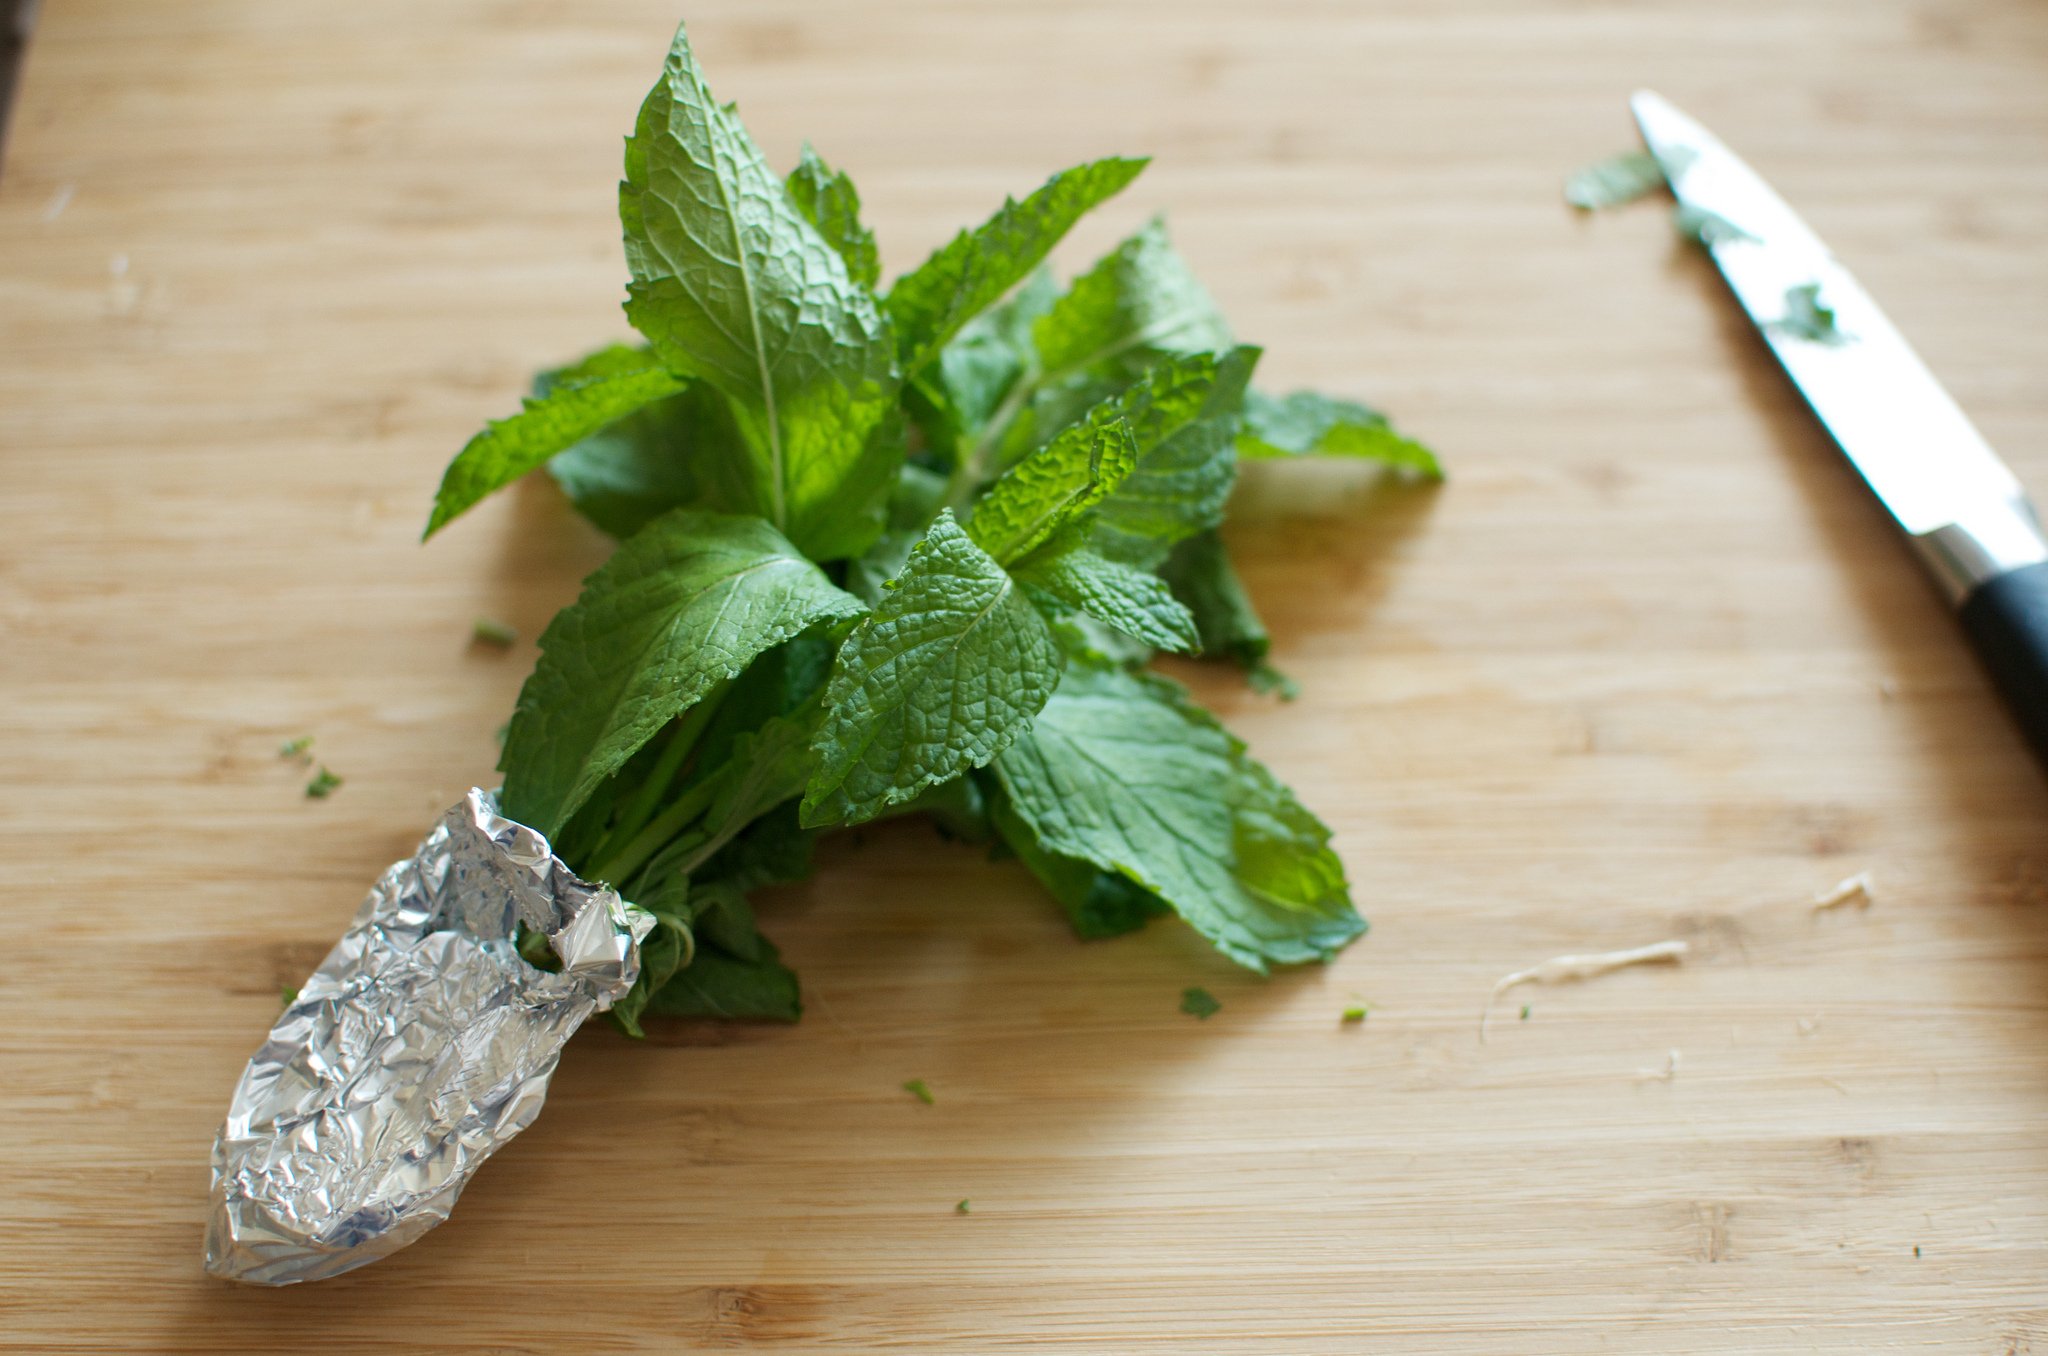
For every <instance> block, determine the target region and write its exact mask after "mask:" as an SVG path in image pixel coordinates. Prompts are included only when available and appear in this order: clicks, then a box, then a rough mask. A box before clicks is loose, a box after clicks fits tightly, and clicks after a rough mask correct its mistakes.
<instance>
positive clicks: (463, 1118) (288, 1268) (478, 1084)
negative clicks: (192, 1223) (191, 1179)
mask: <svg viewBox="0 0 2048 1356" xmlns="http://www.w3.org/2000/svg"><path fill="white" fill-rule="evenodd" d="M521 923H524V924H525V925H526V926H527V927H528V928H529V929H535V930H538V931H540V932H544V933H546V934H547V937H548V940H549V942H550V943H551V944H552V945H553V947H554V950H555V954H556V955H557V956H559V957H560V958H561V962H562V968H561V970H560V972H559V973H549V972H547V971H545V970H539V969H536V968H534V967H533V966H531V965H529V964H527V963H526V962H525V961H524V960H522V959H521V958H520V956H519V953H518V951H517V950H516V949H515V944H514V935H515V931H516V928H517V925H519V924H521ZM653 923H654V920H653V918H652V916H651V915H649V914H646V913H643V912H641V911H640V910H638V909H634V908H632V907H631V906H630V905H628V904H626V903H624V902H623V901H622V900H620V898H619V896H618V894H617V893H616V892H615V891H613V890H610V889H607V888H605V887H603V886H599V885H593V884H591V883H589V882H588V881H584V880H580V879H578V878H577V876H576V874H575V873H574V872H572V871H571V870H570V869H569V868H568V867H567V866H566V865H564V864H563V863H562V861H561V860H560V859H559V858H557V857H556V856H555V855H554V854H553V853H552V852H551V851H550V850H549V848H548V841H547V839H546V838H544V837H542V836H541V835H540V834H538V833H536V832H534V831H533V830H532V829H529V828H527V827H526V826H525V825H523V824H517V823H514V822H513V821H512V820H509V819H506V818H505V817H504V816H502V815H500V814H499V813H498V812H497V807H496V805H495V804H494V803H493V801H492V799H491V796H490V794H489V793H487V792H484V791H477V790H472V791H471V792H470V793H469V795H468V796H467V797H465V798H464V799H463V801H462V803H461V804H459V805H457V806H455V807H454V808H453V809H451V810H449V811H448V813H447V814H445V815H443V816H442V818H441V822H440V823H439V824H438V825H436V826H435V828H434V831H433V832H432V833H430V834H428V835H427V837H426V839H425V841H424V842H422V843H421V844H420V846H419V851H418V852H417V853H415V854H414V855H413V856H411V857H409V858H407V859H406V860H405V861H402V862H398V863H396V864H394V865H393V866H392V867H391V868H390V869H389V870H387V871H386V872H385V873H384V876H383V879H381V880H379V881H378V882H377V884H376V887H375V888H374V889H372V890H371V891H370V896H369V898H368V899H366V900H364V901H363V907H362V908H361V909H360V910H359V911H358V912H357V914H356V918H355V922H354V923H353V924H351V925H350V927H349V930H348V932H347V933H346V934H345V935H344V936H343V937H342V939H341V941H339V942H338V943H336V944H335V947H334V950H332V951H331V952H329V953H328V955H327V959H326V960H324V961H322V962H321V963H320V968H319V969H318V970H315V971H314V972H313V976H312V978H310V979H308V980H307V981H306V983H305V987H303V988H301V989H300V990H299V993H298V997H297V998H296V999H294V1000H293V1001H292V1003H291V1005H290V1006H289V1007H287V1008H286V1009H285V1012H284V1015H283V1016H281V1017H280V1018H278V1021H277V1025H276V1026H274V1027H272V1028H271V1030H270V1039H269V1040H267V1041H266V1042H264V1044H263V1048H262V1049H260V1050H258V1051H257V1052H256V1055H255V1058H253V1059H251V1060H250V1061H249V1067H248V1068H247V1069H246V1070H244V1071H243V1073H242V1079H241V1082H240V1083H238V1084H237V1085H236V1086H235V1095H234V1100H233V1101H232V1102H230V1103H229V1105H228V1116H227V1121H226V1123H225V1124H223V1125H222V1126H221V1130H220V1135H219V1137H218V1138H217V1139H216V1140H215V1141H214V1148H213V1213H212V1217H211V1219H210V1221H209V1223H208V1225H207V1230H206V1269H207V1270H208V1271H210V1272H212V1273H213V1274H214V1275H216V1276H224V1277H227V1278H228V1279H230V1280H236V1281H247V1282H250V1283H252V1284H256V1285H289V1284H291V1283H292V1282H294V1281H312V1280H319V1279H320V1278H322V1277H326V1276H334V1275H338V1274H340V1273H341V1272H344V1271H349V1270H352V1269H353V1268H355V1267H359V1266H362V1265H363V1264H364V1263H366V1262H374V1261H376V1260H377V1259H378V1258H380V1257H384V1256H388V1255H389V1254H391V1253H394V1252H396V1251H398V1249H400V1248H402V1247H404V1246H405V1245H406V1244H408V1243H410V1242H412V1241H413V1240H414V1239H416V1238H418V1237H419V1236H420V1235H421V1234H423V1233H425V1232H426V1231H427V1230H429V1229H431V1228H433V1227H434V1226H435V1225H436V1224H439V1223H440V1222H441V1221H442V1220H444V1219H446V1218H448V1212H449V1211H450V1210H452V1209H454V1207H455V1198H456V1196H457V1195H458V1194H460V1193H461V1191H462V1188H463V1186H464V1184H465V1183H467V1182H468V1181H469V1179H470V1177H471V1176H473V1175H474V1174H475V1172H476V1170H477V1169H478V1168H479V1167H481V1166H483V1162H484V1160H485V1159H487V1158H489V1157H490V1156H491V1154H492V1153H494V1152H496V1151H497V1149H498V1148H499V1147H500V1146H501V1145H503V1144H505V1143H506V1142H507V1141H508V1140H510V1139H511V1138H512V1137H513V1136H514V1135H516V1134H518V1133H519V1132H520V1131H521V1130H524V1129H525V1128H526V1127H527V1126H528V1125H531V1124H532V1123H533V1118H534V1117H535V1116H537V1115H539V1114H540V1107H541V1101H542V1099H543V1098H545V1097H546V1095H547V1088H548V1079H549V1078H550V1077H551V1076H552V1075H553V1073H554V1071H555V1062H556V1060H557V1059H559V1058H560V1056H561V1053H562V1046H563V1045H564V1044H565V1043H566V1042H567V1041H568V1039H569V1037H570V1036H571V1035H572V1034H574V1032H575V1030H576V1028H577V1027H578V1026H580V1025H582V1023H583V1020H584V1018H586V1017H588V1016H590V1015H591V1014H592V1013H593V1012H602V1011H604V1010H605V1009H606V1008H609V1007H610V1006H611V1005H612V1003H613V1002H614V1001H615V1000H616V999H618V998H619V997H621V996H622V995H623V994H624V993H625V992H626V991H627V990H628V989H630V988H631V987H632V986H633V981H634V979H635V978H637V977H638V975H639V973H640V939H641V938H643V937H645V936H646V935H647V932H648V929H649V928H651V927H652V926H653Z"/></svg>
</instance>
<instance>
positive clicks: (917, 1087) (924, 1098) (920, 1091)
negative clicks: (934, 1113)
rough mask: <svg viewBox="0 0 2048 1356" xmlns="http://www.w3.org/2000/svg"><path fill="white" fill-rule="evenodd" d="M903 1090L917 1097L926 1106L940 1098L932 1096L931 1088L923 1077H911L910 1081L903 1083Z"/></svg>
mask: <svg viewBox="0 0 2048 1356" xmlns="http://www.w3.org/2000/svg"><path fill="white" fill-rule="evenodd" d="M903 1090H904V1091H905V1092H907V1093H909V1094H910V1095H911V1096H912V1097H915V1098H916V1099H917V1100H918V1101H920V1102H923V1103H924V1104H925V1105H926V1106H931V1105H933V1104H934V1103H936V1102H937V1101H938V1100H939V1099H938V1098H936V1097H934V1096H932V1090H931V1088H930V1087H929V1086H928V1085H927V1084H926V1083H925V1081H924V1080H923V1079H922V1078H913V1079H911V1080H910V1081H909V1082H907V1083H905V1084H904V1085H903Z"/></svg>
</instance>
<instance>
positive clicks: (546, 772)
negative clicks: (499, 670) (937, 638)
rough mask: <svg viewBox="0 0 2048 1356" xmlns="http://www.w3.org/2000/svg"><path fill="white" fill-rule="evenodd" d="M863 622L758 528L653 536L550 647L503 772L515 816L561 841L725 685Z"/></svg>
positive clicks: (626, 555) (548, 641)
mask: <svg viewBox="0 0 2048 1356" xmlns="http://www.w3.org/2000/svg"><path fill="white" fill-rule="evenodd" d="M860 610H861V607H860V602H859V600H858V599H856V598H854V597H853V596H852V595H851V594H848V593H845V592H843V591H841V590H840V589H838V588H835V587H834V586H833V585H832V583H831V581H829V580H828V579H826V578H825V576H824V574H823V573H822V572H820V571H819V569H818V567H817V566H815V565H813V564H812V563H811V562H810V561H808V560H806V559H805V558H804V557H803V555H802V554H801V553H799V552H798V551H797V549H796V548H795V546H793V545H792V544H791V543H790V542H789V541H788V540H787V539H785V538H784V537H782V536H781V535H780V534H779V533H777V532H776V531H775V530H774V529H773V528H771V527H770V526H768V524H766V523H764V522H762V521H761V520H760V519H758V518H734V517H727V516H723V515H719V514H711V513H700V512H698V511H696V510H694V509H678V510H677V511H675V512H674V513H671V514H669V515H668V516H667V517H664V518H661V519H658V520H657V521H655V522H653V523H650V524H649V525H648V526H647V527H646V528H644V529H643V530H642V531H640V532H639V533H637V534H636V535H634V536H633V537H631V538H629V539H628V540H627V541H626V542H625V544H624V545H622V546H621V547H620V548H619V550H618V552H617V553H616V554H615V555H613V556H612V558H611V559H610V560H608V561H606V562H605V563H604V564H603V565H602V566H600V567H598V569H597V571H596V572H595V573H594V574H592V575H591V576H590V578H589V579H587V580H585V581H584V586H583V594H582V596H581V597H580V598H578V599H577V601H576V602H575V603H573V604H571V605H570V606H569V607H567V608H565V609H564V610H563V611H562V612H561V613H560V614H559V615H558V616H556V618H555V619H554V621H553V622H552V623H550V624H549V626H548V629H547V631H546V632H545V633H543V634H542V636H541V638H540V647H541V654H540V662H539V663H538V664H537V665H536V666H535V668H534V671H533V675H532V676H531V677H529V678H528V679H527V680H526V686H525V688H524V689H522V690H521V692H520V694H519V706H518V709H517V711H516V712H515V713H514V714H513V717H512V730H511V733H510V735H509V736H508V737H507V739H506V742H505V757H504V760H503V762H502V763H501V764H500V767H501V768H502V769H503V771H504V773H505V792H504V796H503V804H504V808H505V813H506V814H507V815H508V816H510V817H511V818H513V819H516V820H518V821H520V822H521V823H523V824H527V825H529V826H531V827H533V828H535V829H537V830H539V831H540V832H541V833H544V834H547V835H548V836H550V837H553V836H554V835H555V833H556V831H557V830H558V829H559V828H560V827H561V825H562V824H563V823H564V822H566V821H567V820H568V818H569V816H570V815H572V814H574V813H575V811H576V809H577V807H579V806H580V805H582V804H583V803H584V801H585V800H586V799H588V798H589V796H590V794H591V792H592V791H594V790H596V788H597V787H598V786H599V785H600V784H601V783H603V782H604V780H605V779H606V778H607V777H610V776H611V775H612V774H613V773H615V772H617V771H618V770H619V768H620V767H622V766H623V765H624V764H625V762H626V760H627V759H628V758H630V757H632V756H633V754H634V753H635V752H636V751H637V750H638V749H639V748H640V746H641V745H643V744H645V743H646V742H647V741H648V740H649V739H651V738H653V737H654V735H655V734H656V733H658V732H659V731H660V730H661V728H662V727H663V726H664V725H666V724H667V723H668V722H669V721H670V720H671V719H673V718H674V717H676V716H678V715H680V714H682V713H683V712H684V711H685V710H687V709H689V708H690V707H691V706H692V705H694V704H695V703H696V701H697V700H698V698H700V697H702V696H703V695H704V693H705V692H706V691H707V690H709V689H710V687H711V686H712V685H713V684H714V683H717V682H719V681H721V680H723V679H726V678H731V677H734V676H736V675H737V674H738V673H739V672H740V671H741V670H742V669H745V668H746V667H747V665H748V664H749V663H751V662H752V661H753V659H754V657H755V656H757V655H759V654H760V653H761V652H762V651H764V650H767V649H768V648H769V647H771V646H774V645H778V644H780V643H782V642H783V641H786V640H789V639H790V638H791V637H793V636H795V635H796V634H798V633H799V632H801V631H804V630H807V629H808V628H810V627H811V626H813V625H815V624H817V623H818V622H821V621H826V620H830V619H834V618H841V617H850V616H854V615H856V614H858V613H859V612H860Z"/></svg>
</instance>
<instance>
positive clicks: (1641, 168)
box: [1564, 151, 1664, 212]
mask: <svg viewBox="0 0 2048 1356" xmlns="http://www.w3.org/2000/svg"><path fill="white" fill-rule="evenodd" d="M1663 186H1664V170H1663V167H1662V166H1660V165H1659V164H1658V163H1657V157H1656V156H1654V155H1651V154H1650V153H1649V152H1648V151H1623V152H1622V153H1621V154H1620V155H1615V156H1609V157H1608V158H1607V159H1605V160H1602V161H1600V162H1599V163H1598V164H1594V165H1588V166H1586V167H1585V168H1584V169H1582V170H1580V171H1579V172H1578V173H1577V174H1574V175H1572V176H1571V178H1569V179H1566V180H1565V181H1564V200H1565V201H1566V202H1568V203H1570V204H1571V205H1572V206H1573V207H1576V208H1578V209H1579V210H1580V211H1581V212H1597V211H1600V210H1601V209H1603V208H1608V207H1620V206H1622V205H1624V204H1626V203H1632V202H1634V201H1635V200H1636V199H1637V198H1641V197H1645V196H1647V195H1648V194H1651V193H1654V192H1655V191H1656V190H1658V189H1659V188H1662V187H1663Z"/></svg>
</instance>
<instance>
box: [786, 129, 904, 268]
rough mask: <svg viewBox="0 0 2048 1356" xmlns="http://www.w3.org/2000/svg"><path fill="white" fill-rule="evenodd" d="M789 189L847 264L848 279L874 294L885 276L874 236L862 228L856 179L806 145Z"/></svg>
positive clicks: (809, 218) (799, 205) (809, 219)
mask: <svg viewBox="0 0 2048 1356" xmlns="http://www.w3.org/2000/svg"><path fill="white" fill-rule="evenodd" d="M787 187H788V189H789V200H790V201H791V202H792V203H794V204H796V210H797V211H799V212H801V213H803V217H804V220H806V221H808V222H810V223H811V225H813V226H815V227H817V228H818V234H819V235H821V236H823V237H825V243H826V244H828V245H830V246H831V247H832V248H833V249H835V250H837V251H838V252H839V257H840V258H841V259H844V260H845V261H846V272H847V276H849V277H851V278H852V279H853V280H854V281H855V282H857V283H859V284H860V285H861V286H862V287H865V288H867V289H868V290H869V291H871V292H872V291H873V290H874V287H875V284H876V283H877V282H879V281H880V280H881V277H882V260H881V256H880V254H879V253H877V251H876V249H875V233H874V232H873V231H871V230H869V229H868V228H867V227H865V226H863V225H861V222H860V193H859V192H858V191H857V190H856V189H855V188H854V186H853V180H852V179H850V178H848V177H847V175H846V172H845V171H844V170H835V169H833V168H832V167H831V166H830V165H828V164H826V163H825V162H824V160H822V159H820V158H819V156H818V153H817V152H816V151H814V150H812V149H811V147H810V143H808V142H806V143H805V144H804V149H803V154H802V155H800V156H799V157H798V158H797V162H796V168H795V169H793V170H791V171H790V172H789V180H788V184H787Z"/></svg>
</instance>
